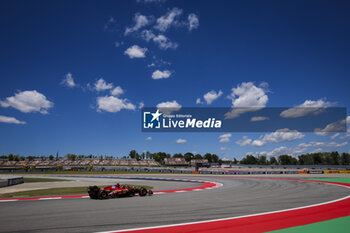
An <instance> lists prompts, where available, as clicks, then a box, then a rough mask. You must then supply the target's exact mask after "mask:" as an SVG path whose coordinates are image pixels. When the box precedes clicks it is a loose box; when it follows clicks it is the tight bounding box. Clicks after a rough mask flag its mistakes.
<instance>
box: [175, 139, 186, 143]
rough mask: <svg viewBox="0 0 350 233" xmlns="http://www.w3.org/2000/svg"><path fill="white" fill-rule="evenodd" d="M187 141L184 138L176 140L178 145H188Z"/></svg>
mask: <svg viewBox="0 0 350 233" xmlns="http://www.w3.org/2000/svg"><path fill="white" fill-rule="evenodd" d="M186 142H187V140H186V139H182V138H179V139H177V140H176V143H186Z"/></svg>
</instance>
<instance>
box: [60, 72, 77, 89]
mask: <svg viewBox="0 0 350 233" xmlns="http://www.w3.org/2000/svg"><path fill="white" fill-rule="evenodd" d="M61 84H62V85H64V86H67V87H75V86H76V83H75V82H74V79H73V76H72V74H71V73H68V74H66V76H65V77H64V79H63V80H62V82H61Z"/></svg>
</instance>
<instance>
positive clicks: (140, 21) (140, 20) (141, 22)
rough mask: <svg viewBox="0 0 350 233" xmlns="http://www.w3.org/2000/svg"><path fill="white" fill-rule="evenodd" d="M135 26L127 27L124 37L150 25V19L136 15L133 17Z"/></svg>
mask: <svg viewBox="0 0 350 233" xmlns="http://www.w3.org/2000/svg"><path fill="white" fill-rule="evenodd" d="M134 22H135V25H134V26H133V27H127V28H126V29H125V33H124V35H128V34H130V33H132V32H136V31H138V30H139V29H140V28H142V27H144V26H147V25H148V24H149V23H150V19H149V18H147V16H144V15H141V14H140V13H136V14H135V16H134Z"/></svg>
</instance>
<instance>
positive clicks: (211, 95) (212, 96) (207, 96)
mask: <svg viewBox="0 0 350 233" xmlns="http://www.w3.org/2000/svg"><path fill="white" fill-rule="evenodd" d="M221 95H222V91H221V90H220V91H218V92H217V93H216V91H214V90H212V91H209V92H208V93H206V94H205V95H204V96H203V98H204V100H205V102H207V104H211V103H213V102H214V100H216V99H217V98H219V97H220V96H221Z"/></svg>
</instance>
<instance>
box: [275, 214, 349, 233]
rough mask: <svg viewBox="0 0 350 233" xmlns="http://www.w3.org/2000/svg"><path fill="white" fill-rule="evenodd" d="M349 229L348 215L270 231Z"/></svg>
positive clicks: (332, 231) (293, 232)
mask: <svg viewBox="0 0 350 233" xmlns="http://www.w3.org/2000/svg"><path fill="white" fill-rule="evenodd" d="M349 229H350V216H347V217H342V218H336V219H332V220H328V221H323V222H317V223H313V224H308V225H304V226H297V227H291V228H286V229H282V230H277V231H270V232H273V233H300V232H302V233H315V232H317V233H335V232H337V233H342V232H344V233H345V232H349Z"/></svg>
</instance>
